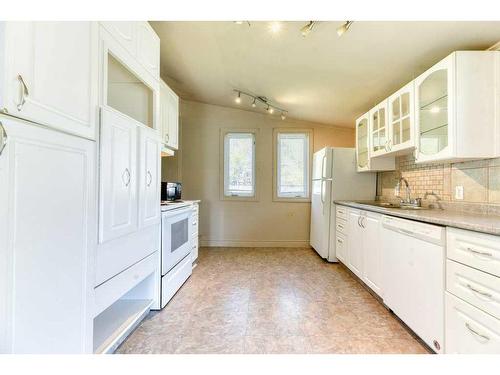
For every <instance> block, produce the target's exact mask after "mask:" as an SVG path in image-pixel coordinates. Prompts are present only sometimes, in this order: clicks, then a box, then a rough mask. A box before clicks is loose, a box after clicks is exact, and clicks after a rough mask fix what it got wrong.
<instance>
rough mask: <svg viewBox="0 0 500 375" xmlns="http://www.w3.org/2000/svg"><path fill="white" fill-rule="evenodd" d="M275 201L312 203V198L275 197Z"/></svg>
mask: <svg viewBox="0 0 500 375" xmlns="http://www.w3.org/2000/svg"><path fill="white" fill-rule="evenodd" d="M273 202H284V203H311V198H309V197H308V198H292V197H290V198H285V197H276V196H274V197H273Z"/></svg>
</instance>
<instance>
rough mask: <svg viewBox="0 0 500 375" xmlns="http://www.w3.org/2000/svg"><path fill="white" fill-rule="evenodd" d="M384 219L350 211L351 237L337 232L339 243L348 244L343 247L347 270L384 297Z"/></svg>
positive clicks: (370, 213) (349, 231)
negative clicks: (381, 223)
mask: <svg viewBox="0 0 500 375" xmlns="http://www.w3.org/2000/svg"><path fill="white" fill-rule="evenodd" d="M380 217H381V215H379V214H376V213H373V212H366V211H361V210H355V209H349V210H348V235H347V236H346V237H347V238H342V236H339V234H338V233H337V242H340V244H341V245H342V242H345V241H347V242H348V245H347V246H341V252H342V251H344V252H345V253H346V254H341V255H340V258H339V259H340V260H342V259H341V258H342V257H344V259H345V261H344V262H346V263H345V264H346V265H347V267H349V269H350V270H351V271H352V272H353V273H354V274H355V275H356V276H358V277H359V278H360V279H362V280H363V281H364V282H365V283H366V284H367V285H368V286H369V287H370V288H371V289H373V291H374V292H375V293H377V294H378V295H380V296H381V295H382V288H381V284H382V283H381V277H382V272H381V246H380ZM337 257H338V254H337Z"/></svg>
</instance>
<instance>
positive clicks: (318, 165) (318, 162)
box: [312, 147, 332, 180]
mask: <svg viewBox="0 0 500 375" xmlns="http://www.w3.org/2000/svg"><path fill="white" fill-rule="evenodd" d="M325 178H326V179H330V178H332V149H331V148H330V147H325V148H322V149H321V150H319V151H317V152H315V153H314V155H313V173H312V179H313V180H320V179H325Z"/></svg>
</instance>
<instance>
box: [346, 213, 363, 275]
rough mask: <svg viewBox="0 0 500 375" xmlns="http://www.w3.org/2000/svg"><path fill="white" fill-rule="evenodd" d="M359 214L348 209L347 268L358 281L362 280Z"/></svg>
mask: <svg viewBox="0 0 500 375" xmlns="http://www.w3.org/2000/svg"><path fill="white" fill-rule="evenodd" d="M360 221H361V212H360V211H359V210H353V209H349V216H348V225H349V250H348V252H347V267H349V269H350V270H351V271H352V272H354V274H355V275H356V276H358V277H359V278H360V279H362V278H363V228H362V227H361V224H360Z"/></svg>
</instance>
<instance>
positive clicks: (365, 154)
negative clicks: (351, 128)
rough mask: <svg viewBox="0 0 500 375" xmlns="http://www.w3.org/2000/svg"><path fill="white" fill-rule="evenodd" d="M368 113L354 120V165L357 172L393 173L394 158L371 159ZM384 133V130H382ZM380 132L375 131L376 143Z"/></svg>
mask: <svg viewBox="0 0 500 375" xmlns="http://www.w3.org/2000/svg"><path fill="white" fill-rule="evenodd" d="M370 118H371V115H370V113H365V114H364V115H363V116H361V117H360V118H358V119H357V120H356V164H357V170H358V172H375V171H393V170H395V169H396V164H395V159H394V156H384V157H378V158H372V152H371V148H372V147H373V146H372V142H371V138H372V137H371V131H370V127H371V126H370ZM384 133H385V130H384ZM379 134H380V132H379V131H378V130H377V142H378V141H379Z"/></svg>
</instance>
